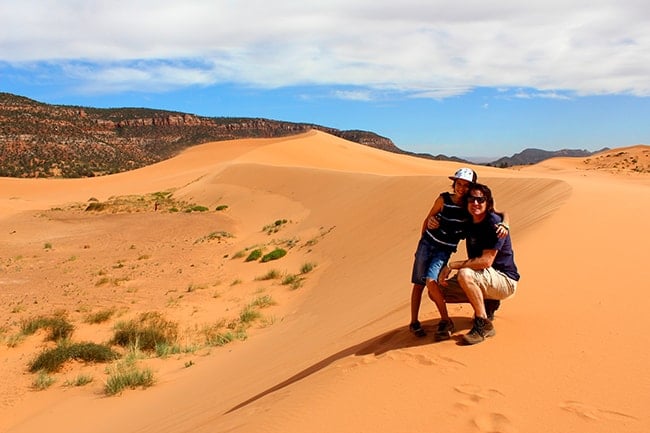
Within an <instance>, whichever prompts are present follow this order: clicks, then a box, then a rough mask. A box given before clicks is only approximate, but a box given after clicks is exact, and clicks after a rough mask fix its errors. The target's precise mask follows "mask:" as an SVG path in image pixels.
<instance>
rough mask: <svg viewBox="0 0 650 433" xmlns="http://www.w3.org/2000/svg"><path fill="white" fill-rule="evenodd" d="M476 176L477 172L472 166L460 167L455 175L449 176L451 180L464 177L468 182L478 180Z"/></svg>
mask: <svg viewBox="0 0 650 433" xmlns="http://www.w3.org/2000/svg"><path fill="white" fill-rule="evenodd" d="M476 178H477V176H476V172H475V171H474V170H472V169H471V168H459V169H458V170H456V173H454V175H453V176H449V179H451V180H456V179H462V180H466V181H468V182H476Z"/></svg>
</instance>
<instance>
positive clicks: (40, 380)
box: [32, 371, 56, 391]
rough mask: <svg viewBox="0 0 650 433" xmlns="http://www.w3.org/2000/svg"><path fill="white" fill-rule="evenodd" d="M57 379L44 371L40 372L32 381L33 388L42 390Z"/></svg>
mask: <svg viewBox="0 0 650 433" xmlns="http://www.w3.org/2000/svg"><path fill="white" fill-rule="evenodd" d="M55 381H56V380H55V379H54V378H53V377H52V376H50V375H49V374H47V373H46V372H44V371H41V372H39V373H38V376H36V378H35V379H34V381H33V382H32V388H34V389H36V390H38V391H42V390H44V389H47V388H49V387H50V386H52V384H53V383H54V382H55Z"/></svg>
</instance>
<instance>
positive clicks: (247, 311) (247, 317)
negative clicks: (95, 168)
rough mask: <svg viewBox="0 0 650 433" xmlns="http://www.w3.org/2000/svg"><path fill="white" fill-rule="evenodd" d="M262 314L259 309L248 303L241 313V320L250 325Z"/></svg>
mask: <svg viewBox="0 0 650 433" xmlns="http://www.w3.org/2000/svg"><path fill="white" fill-rule="evenodd" d="M260 316H261V314H260V312H259V311H257V309H255V308H254V307H253V306H252V305H247V306H246V307H244V309H243V310H242V311H241V313H239V321H240V322H241V323H242V324H243V325H248V324H250V323H251V322H253V321H255V320H257V319H259V318H260Z"/></svg>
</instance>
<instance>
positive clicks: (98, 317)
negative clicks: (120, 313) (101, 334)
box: [84, 308, 115, 324]
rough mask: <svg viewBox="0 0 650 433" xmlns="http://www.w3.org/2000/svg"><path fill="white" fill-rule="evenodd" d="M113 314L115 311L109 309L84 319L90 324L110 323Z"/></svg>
mask: <svg viewBox="0 0 650 433" xmlns="http://www.w3.org/2000/svg"><path fill="white" fill-rule="evenodd" d="M113 314H115V309H113V308H108V309H105V310H101V311H98V312H96V313H91V314H88V315H86V317H85V318H84V322H86V323H90V324H98V323H104V322H106V321H108V320H109V319H110V318H111V317H113Z"/></svg>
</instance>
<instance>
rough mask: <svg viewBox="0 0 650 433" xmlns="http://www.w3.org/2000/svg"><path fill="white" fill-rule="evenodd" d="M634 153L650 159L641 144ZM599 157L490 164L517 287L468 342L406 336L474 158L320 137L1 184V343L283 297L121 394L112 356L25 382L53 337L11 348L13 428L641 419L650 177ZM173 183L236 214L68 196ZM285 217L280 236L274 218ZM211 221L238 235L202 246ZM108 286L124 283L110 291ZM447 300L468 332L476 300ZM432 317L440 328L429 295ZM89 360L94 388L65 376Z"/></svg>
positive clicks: (221, 312)
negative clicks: (438, 219) (295, 279)
mask: <svg viewBox="0 0 650 433" xmlns="http://www.w3.org/2000/svg"><path fill="white" fill-rule="evenodd" d="M621 151H622V150H621ZM624 151H625V152H627V157H628V158H629V157H630V156H629V155H630V154H637V153H638V154H639V155H640V156H638V157H637V158H638V159H640V158H641V156H642V155H644V154H645V152H646V151H647V146H636V147H632V148H626V149H625V150H624ZM610 158H611V157H610ZM592 161H593V160H592ZM587 164H591V165H590V166H589V167H590V168H593V166H594V162H589V163H586V164H585V163H584V162H583V161H581V160H580V159H570V160H566V159H558V160H553V161H548V162H546V163H543V164H540V165H538V166H532V167H526V168H522V169H518V170H500V169H495V168H489V167H476V169H477V171H478V173H479V175H480V180H481V181H482V182H485V183H487V184H488V185H490V186H491V187H492V189H493V191H494V193H495V197H496V199H497V206H498V207H499V208H502V209H506V210H508V211H509V212H510V213H511V217H512V221H513V223H512V234H513V241H514V247H515V251H516V260H517V264H518V265H519V268H520V271H521V274H522V282H521V284H520V289H519V291H518V293H517V295H516V296H515V297H514V298H513V299H512V300H508V301H507V302H505V303H504V305H503V307H502V309H500V310H499V311H498V312H497V318H496V321H495V326H496V329H497V335H496V337H495V338H492V339H490V340H488V341H487V342H485V343H483V344H480V345H477V346H473V347H464V346H460V345H458V344H457V343H456V341H455V340H451V341H447V342H443V343H433V342H432V340H431V339H430V338H426V339H415V338H414V337H412V336H411V335H410V334H409V333H408V331H407V330H406V324H407V323H408V309H409V295H410V283H409V278H410V267H411V263H412V255H413V252H414V249H415V245H416V243H417V240H418V230H419V226H420V224H421V221H422V218H423V217H424V215H425V214H426V212H427V211H428V209H429V208H430V206H431V204H432V202H433V200H434V199H435V196H436V195H437V194H438V193H439V192H441V191H443V190H446V189H447V188H448V187H449V183H450V181H449V180H448V179H447V176H448V175H449V174H450V173H453V171H454V170H455V169H456V168H458V166H459V165H458V164H455V163H450V162H439V161H429V160H423V159H417V158H412V157H407V156H400V155H394V154H389V153H385V152H381V151H378V150H375V149H371V148H367V147H364V146H360V145H356V144H353V143H350V142H346V141H344V140H341V139H338V138H336V137H332V136H329V135H327V134H324V133H320V132H312V133H309V134H304V135H301V136H298V137H294V138H290V139H274V140H245V141H241V142H240V141H235V142H225V143H210V144H206V145H201V146H196V147H193V148H192V149H190V150H188V151H187V152H184V153H183V154H182V155H179V156H178V157H176V158H174V159H172V160H169V161H165V162H162V163H160V164H156V165H154V166H150V167H145V168H143V169H140V170H136V171H133V172H129V173H122V174H120V175H116V176H108V177H103V178H97V179H83V180H66V181H39V180H15V179H0V185H1V186H2V191H4V193H3V194H2V196H1V197H0V217H1V219H0V240H1V241H2V243H1V247H0V257H2V263H3V267H2V273H0V280H2V283H3V290H2V293H0V302H1V305H2V306H1V307H0V308H1V309H2V310H0V311H2V317H4V318H5V319H4V321H3V323H2V326H3V330H4V331H3V333H2V334H0V335H2V336H3V337H4V340H5V342H6V341H8V340H9V338H10V336H11V335H12V334H13V333H15V332H16V329H17V328H18V325H19V322H20V320H24V319H27V318H29V317H33V316H34V315H37V314H45V313H47V312H51V311H52V310H54V309H65V310H66V311H68V314H69V317H70V318H71V319H72V320H73V322H74V324H75V326H76V330H75V334H74V338H75V339H80V340H81V339H86V340H93V341H106V340H108V339H109V338H110V335H111V329H112V326H113V325H114V324H115V322H116V321H117V320H121V319H124V318H127V317H132V316H134V315H136V314H137V313H138V312H141V311H152V310H155V311H160V312H163V313H164V314H165V315H166V316H167V317H169V318H170V319H173V320H175V321H178V322H179V323H183V324H184V326H185V328H187V329H196V328H197V327H200V326H202V325H204V324H206V323H210V322H211V321H215V320H217V319H218V318H221V317H231V316H233V315H235V316H236V315H237V314H238V312H239V311H240V309H241V307H242V306H244V305H245V304H246V303H247V302H249V301H250V299H252V298H254V297H255V296H257V295H258V294H259V293H264V294H268V295H270V296H272V297H273V299H275V300H276V302H277V305H275V306H272V307H269V308H268V309H265V311H264V314H265V315H267V316H268V317H273V318H274V320H272V321H271V322H272V323H267V325H266V326H260V325H259V324H258V325H255V326H253V327H252V328H251V329H250V330H249V332H248V334H249V335H248V339H247V340H246V341H237V342H233V343H231V344H229V345H226V346H223V347H217V348H212V349H210V350H200V351H197V352H194V353H188V354H180V355H174V356H171V357H168V358H167V359H162V360H161V359H146V360H142V361H141V362H143V363H145V364H147V365H150V366H151V367H152V368H153V369H154V370H155V373H156V377H157V379H158V382H157V383H156V385H155V386H153V387H152V388H148V389H146V390H128V391H125V392H124V393H122V394H121V395H119V396H116V397H105V396H104V395H103V394H102V381H103V380H105V377H106V375H105V373H104V367H103V366H101V365H98V366H82V365H79V364H74V365H69V366H67V367H66V369H65V370H64V371H63V372H61V373H57V374H56V377H57V382H56V383H55V384H54V385H53V386H52V387H50V388H49V389H47V390H45V391H39V392H36V391H31V390H30V389H29V385H30V383H31V381H32V380H33V375H31V374H29V373H26V365H27V363H28V362H29V360H30V359H31V358H32V357H33V356H34V354H35V353H37V352H38V351H39V350H40V349H41V348H42V347H43V346H44V345H45V344H46V343H44V342H43V336H42V335H38V334H37V335H35V336H31V337H28V338H27V339H25V340H24V341H22V342H20V343H19V344H17V345H16V346H15V347H7V344H3V345H2V346H1V347H0V359H1V360H2V362H3V373H4V374H3V377H2V379H0V385H1V387H0V389H1V391H0V393H1V397H2V400H1V401H0V431H6V432H16V433H17V432H35V431H55V432H59V431H60V432H84V433H88V432H114V431H125V432H215V431H233V432H250V431H264V432H283V433H291V432H359V431H362V432H363V431H379V432H387V433H388V432H391V433H392V432H420V431H421V432H425V431H427V432H428V431H459V432H477V431H478V432H496V431H498V432H530V431H549V432H566V431H577V432H590V433H591V432H601V431H602V432H610V431H625V432H643V431H647V430H648V428H650V421H649V420H648V417H647V415H646V411H645V407H646V406H647V405H648V403H649V396H650V380H649V379H648V375H647V373H645V369H646V366H647V365H648V363H649V361H650V359H649V358H650V356H649V355H648V351H647V350H645V347H646V346H647V344H648V343H649V342H650V341H649V340H650V337H648V335H647V333H646V332H645V329H647V327H648V319H646V318H645V317H646V316H645V315H644V313H643V311H642V307H643V306H644V304H645V303H646V301H647V295H646V291H645V290H644V289H645V288H646V287H647V285H648V283H647V281H648V279H649V277H650V273H649V271H648V270H647V267H646V266H645V263H643V262H644V261H645V256H646V254H645V253H644V248H645V245H646V244H647V242H648V241H649V240H650V239H648V236H647V235H646V234H645V226H646V225H647V224H646V223H645V216H646V215H647V214H648V203H650V200H648V199H650V190H649V189H648V187H649V184H648V178H649V177H650V176H648V174H647V172H640V171H634V172H629V171H626V172H624V173H618V174H617V173H613V172H612V171H611V170H610V169H609V168H608V167H602V168H601V169H598V170H595V169H590V170H586V169H584V168H583V165H587ZM165 190H173V191H174V197H177V198H179V199H183V200H186V201H188V202H191V203H197V204H202V205H205V206H206V207H208V208H210V209H214V208H215V206H218V205H220V204H226V205H228V208H227V210H226V211H224V212H214V211H210V212H207V213H182V212H180V213H168V212H161V211H153V210H152V209H147V210H146V211H142V212H137V213H129V214H124V213H117V214H110V213H101V214H96V213H88V212H83V211H78V210H74V209H72V208H68V206H69V205H70V204H71V203H75V202H82V203H86V202H87V200H88V199H89V198H90V197H94V198H96V199H98V200H100V201H103V200H107V199H108V198H109V197H111V196H120V195H129V194H134V195H146V194H148V193H151V192H156V191H165ZM54 207H57V208H61V209H60V210H50V209H51V208H54ZM281 219H286V220H287V223H286V224H285V225H283V226H282V228H281V230H280V231H278V232H277V233H275V234H272V235H268V234H266V233H264V232H263V231H262V230H261V229H262V227H264V226H265V225H267V224H269V223H272V222H273V221H276V220H281ZM215 231H225V232H228V233H231V234H232V235H233V237H232V238H224V239H220V240H219V241H210V242H207V241H206V242H203V241H201V242H197V240H201V239H204V237H205V235H206V234H208V233H211V232H215ZM271 241H274V242H276V243H279V244H283V245H289V246H290V247H289V248H288V251H289V252H288V254H287V256H286V257H284V258H282V259H280V260H278V261H275V262H270V263H265V264H261V263H246V262H244V261H243V259H239V260H235V259H233V258H232V256H233V254H234V253H235V252H236V251H240V250H242V249H245V248H248V247H250V246H253V245H270V242H271ZM46 243H49V244H51V246H50V247H49V248H44V244H46ZM460 250H461V251H462V248H461V249H460ZM460 254H462V253H460ZM73 257H74V259H72V258H73ZM143 257H146V258H143ZM306 262H310V263H315V264H316V267H315V268H314V270H313V271H312V272H311V273H309V274H307V275H306V276H305V281H304V284H303V285H302V287H300V288H298V289H296V290H291V289H290V288H288V287H287V286H286V285H282V284H281V283H280V282H279V281H277V280H274V281H263V280H259V279H257V277H258V276H260V275H262V274H264V273H265V272H267V271H268V270H271V269H277V270H279V271H280V272H282V273H295V272H297V270H298V269H300V267H301V265H303V264H304V263H306ZM100 272H103V273H101V275H100ZM102 276H105V277H110V278H111V279H113V281H116V283H115V284H102V285H97V282H98V281H99V280H100V279H101V278H102ZM235 280H239V281H240V283H239V284H231V283H232V282H233V281H235ZM190 287H197V288H199V289H198V290H188V289H189V288H190ZM111 306H114V307H116V308H119V309H120V311H121V314H122V315H121V316H119V317H115V318H114V319H113V320H112V321H111V322H109V323H106V324H102V325H89V324H86V323H84V322H83V317H84V314H87V312H88V311H96V310H98V309H101V308H107V307H111ZM450 310H451V311H450V312H451V315H452V317H454V319H455V322H456V325H457V327H458V328H459V329H458V331H459V333H464V332H466V330H467V329H469V327H470V318H471V309H470V308H469V306H468V305H463V304H459V305H452V306H451V308H450ZM422 317H423V318H424V326H425V328H427V329H429V330H432V329H434V328H435V325H436V323H437V317H438V316H437V313H435V308H434V307H433V305H432V303H431V302H428V301H424V302H423V306H422ZM192 327H193V328H192ZM190 334H191V332H190V331H187V336H186V338H188V339H189V338H190ZM47 344H51V343H47ZM188 361H192V366H191V368H189V367H186V365H188V364H187V363H188ZM79 371H84V372H88V373H89V374H93V375H94V377H96V379H95V380H94V381H93V382H92V383H91V384H90V385H86V386H84V387H71V386H64V384H63V383H64V381H65V380H66V378H70V377H74V376H75V375H76V374H78V372H79Z"/></svg>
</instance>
